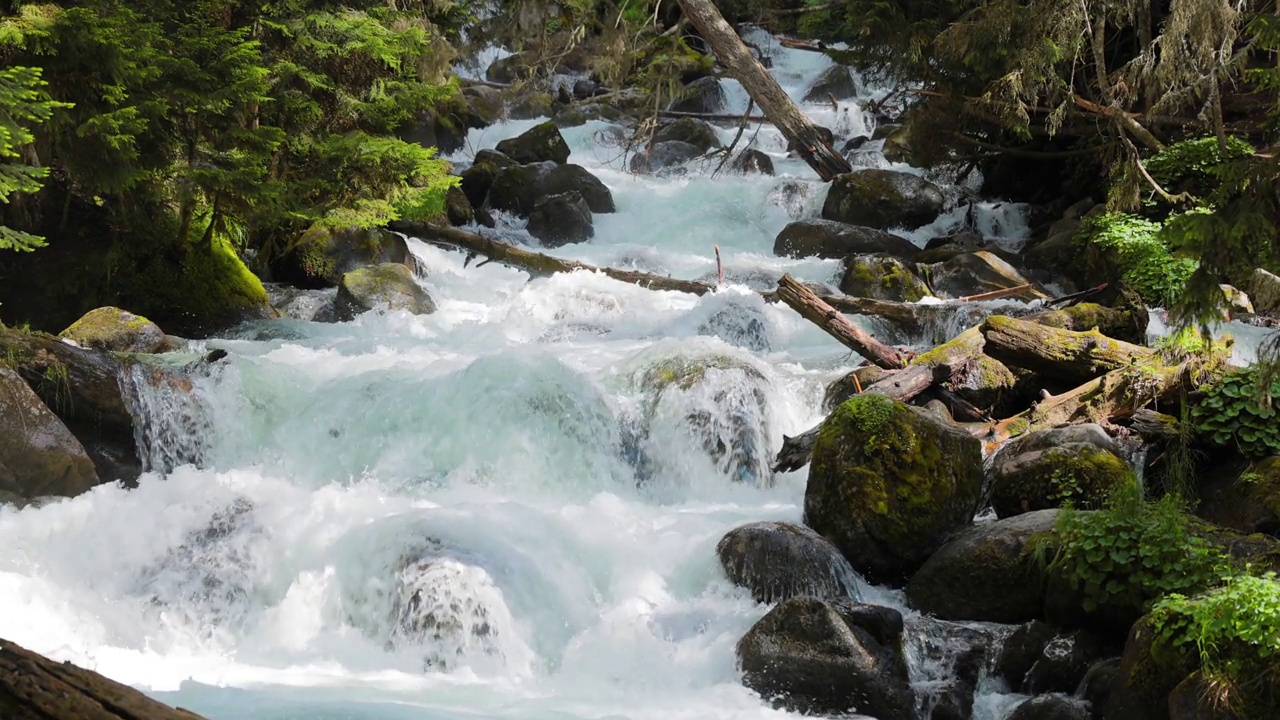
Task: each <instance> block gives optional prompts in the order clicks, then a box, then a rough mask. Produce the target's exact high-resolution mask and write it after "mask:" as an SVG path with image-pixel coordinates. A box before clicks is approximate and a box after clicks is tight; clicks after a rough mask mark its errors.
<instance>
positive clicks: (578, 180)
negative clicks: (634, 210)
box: [539, 163, 617, 213]
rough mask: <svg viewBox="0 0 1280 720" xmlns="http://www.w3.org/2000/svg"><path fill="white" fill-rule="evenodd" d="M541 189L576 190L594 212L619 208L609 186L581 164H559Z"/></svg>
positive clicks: (543, 190) (552, 170) (548, 174)
mask: <svg viewBox="0 0 1280 720" xmlns="http://www.w3.org/2000/svg"><path fill="white" fill-rule="evenodd" d="M539 190H540V191H541V192H543V193H546V194H556V193H566V192H576V193H578V194H579V195H581V196H582V199H583V200H585V201H586V203H587V207H588V208H590V209H591V212H593V213H611V212H615V211H616V210H617V207H616V206H615V205H614V202H613V193H612V192H610V191H609V188H608V186H606V185H605V184H604V183H603V182H601V181H600V178H597V177H596V176H595V175H592V174H591V173H590V172H588V171H587V169H586V168H584V167H582V166H581V165H574V164H572V163H567V164H564V165H557V166H556V167H554V168H552V169H551V172H549V173H547V177H546V180H545V183H544V185H543V186H542V187H541V188H539Z"/></svg>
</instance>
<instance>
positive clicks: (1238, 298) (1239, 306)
mask: <svg viewBox="0 0 1280 720" xmlns="http://www.w3.org/2000/svg"><path fill="white" fill-rule="evenodd" d="M1218 287H1220V288H1222V295H1223V297H1224V298H1226V302H1227V316H1228V317H1235V316H1237V315H1253V314H1254V311H1253V302H1252V301H1251V300H1249V295H1248V294H1247V293H1245V292H1244V291H1243V290H1241V289H1240V288H1238V287H1235V286H1234V285H1226V284H1223V285H1219V286H1218Z"/></svg>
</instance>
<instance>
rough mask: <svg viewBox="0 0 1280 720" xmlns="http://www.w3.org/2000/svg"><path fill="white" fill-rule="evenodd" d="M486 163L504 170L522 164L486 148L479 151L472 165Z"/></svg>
mask: <svg viewBox="0 0 1280 720" xmlns="http://www.w3.org/2000/svg"><path fill="white" fill-rule="evenodd" d="M484 163H489V164H491V165H494V166H496V167H498V168H499V169H503V170H505V169H506V168H509V167H515V166H516V165H519V164H520V163H518V162H516V161H515V160H512V159H511V158H509V157H507V156H506V155H503V154H502V153H500V152H498V151H497V150H494V149H492V148H484V149H482V150H480V151H478V152H477V153H476V156H475V158H474V159H473V160H472V163H471V164H472V165H482V164H484Z"/></svg>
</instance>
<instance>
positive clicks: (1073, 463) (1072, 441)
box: [991, 423, 1137, 517]
mask: <svg viewBox="0 0 1280 720" xmlns="http://www.w3.org/2000/svg"><path fill="white" fill-rule="evenodd" d="M1136 481H1137V480H1136V478H1135V477H1134V472H1133V469H1132V468H1130V467H1129V464H1128V463H1126V462H1125V461H1124V459H1123V458H1122V457H1121V455H1120V448H1119V447H1118V446H1117V445H1116V443H1115V441H1114V440H1112V439H1111V438H1110V437H1108V436H1107V434H1106V432H1105V431H1104V430H1103V429H1102V427H1101V426H1099V425H1096V424H1092V423H1089V424H1086V425H1075V426H1069V427H1065V428H1053V429H1050V430H1043V431H1040V432H1035V433H1031V434H1030V435H1027V436H1024V437H1021V438H1018V439H1017V440H1015V441H1014V442H1011V443H1009V444H1008V445H1006V446H1005V447H1004V448H1002V449H1001V450H1000V451H999V452H998V453H997V455H996V457H995V459H994V461H993V463H992V469H991V505H992V507H993V508H994V509H995V511H996V515H998V516H999V517H1012V516H1014V515H1018V514H1020V513H1022V512H1026V511H1028V510H1045V509H1049V508H1055V507H1062V506H1063V505H1064V504H1066V503H1067V502H1070V503H1071V504H1073V505H1074V506H1075V507H1077V508H1080V509H1085V510H1096V509H1098V508H1100V507H1101V506H1102V505H1103V504H1104V502H1105V501H1106V499H1107V498H1108V497H1109V496H1110V495H1111V492H1112V491H1113V490H1114V489H1115V488H1117V487H1120V486H1122V485H1125V484H1132V483H1134V482H1136Z"/></svg>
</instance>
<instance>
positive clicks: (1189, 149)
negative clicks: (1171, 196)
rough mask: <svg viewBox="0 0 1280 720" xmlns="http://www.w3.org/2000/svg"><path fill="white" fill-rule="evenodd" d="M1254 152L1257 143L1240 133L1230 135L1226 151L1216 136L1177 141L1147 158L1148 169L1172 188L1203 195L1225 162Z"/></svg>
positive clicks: (1170, 189)
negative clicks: (1243, 138) (1254, 143)
mask: <svg viewBox="0 0 1280 720" xmlns="http://www.w3.org/2000/svg"><path fill="white" fill-rule="evenodd" d="M1250 155H1253V146H1252V145H1250V144H1249V143H1247V142H1245V141H1244V140H1241V139H1240V138H1237V137H1228V138H1227V147H1226V150H1225V151H1224V150H1223V149H1222V147H1221V145H1220V144H1219V143H1218V138H1216V137H1206V138H1199V139H1196V140H1183V141H1182V142H1176V143H1174V144H1172V145H1170V146H1169V147H1167V148H1165V149H1164V150H1162V151H1160V152H1159V153H1156V154H1155V155H1153V156H1152V157H1151V158H1150V159H1148V160H1147V161H1146V167H1147V172H1149V173H1151V177H1152V178H1154V179H1155V180H1156V182H1158V183H1160V184H1161V185H1162V186H1163V187H1164V189H1165V190H1168V191H1169V192H1190V193H1191V194H1193V195H1196V196H1203V195H1204V194H1206V193H1207V192H1209V191H1210V190H1212V189H1213V188H1214V187H1215V186H1216V184H1217V182H1218V174H1219V171H1220V169H1221V168H1222V166H1223V164H1224V163H1227V162H1230V161H1232V160H1239V159H1240V158H1246V157H1249V156H1250Z"/></svg>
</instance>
